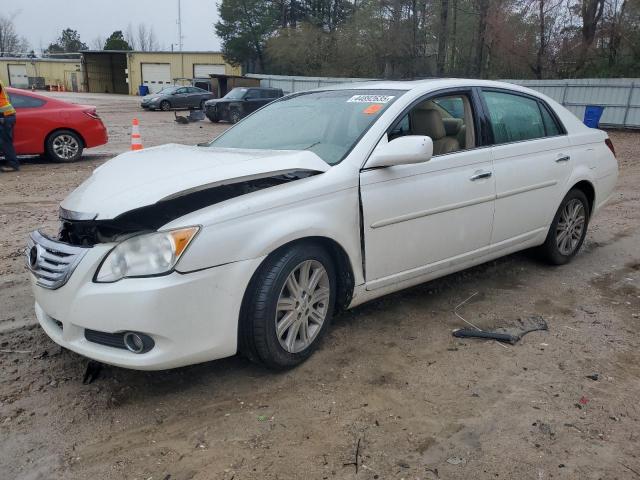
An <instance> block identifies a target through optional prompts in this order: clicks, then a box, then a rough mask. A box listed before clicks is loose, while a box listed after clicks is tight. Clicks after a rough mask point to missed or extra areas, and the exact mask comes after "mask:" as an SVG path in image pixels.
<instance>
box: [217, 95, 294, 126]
mask: <svg viewBox="0 0 640 480" xmlns="http://www.w3.org/2000/svg"><path fill="white" fill-rule="evenodd" d="M282 96H283V93H282V90H281V89H279V88H249V87H238V88H234V89H233V90H231V91H230V92H229V93H227V94H226V95H225V96H224V97H222V98H219V99H215V100H208V101H207V102H206V103H205V105H204V112H205V115H206V116H207V118H208V119H209V120H211V121H212V122H214V123H216V122H219V121H220V120H226V121H228V122H231V123H238V122H239V121H240V120H241V119H243V118H244V117H246V116H247V115H249V114H250V113H253V112H255V111H256V110H258V109H259V108H261V107H264V106H265V105H266V104H267V103H269V102H273V101H274V100H275V99H276V98H280V97H282Z"/></svg>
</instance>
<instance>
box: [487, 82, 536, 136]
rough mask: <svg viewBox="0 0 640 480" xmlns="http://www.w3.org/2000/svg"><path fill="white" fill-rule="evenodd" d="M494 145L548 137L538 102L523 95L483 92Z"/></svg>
mask: <svg viewBox="0 0 640 480" xmlns="http://www.w3.org/2000/svg"><path fill="white" fill-rule="evenodd" d="M482 95H483V96H484V100H485V103H486V104H487V108H488V109H489V118H490V121H491V127H492V129H493V139H494V143H496V144H501V143H511V142H521V141H524V140H533V139H536V138H543V137H545V136H546V133H545V124H544V121H543V119H542V113H541V111H540V107H539V104H538V101H537V100H535V99H533V98H530V97H525V96H523V95H518V94H511V93H505V92H495V91H483V93H482Z"/></svg>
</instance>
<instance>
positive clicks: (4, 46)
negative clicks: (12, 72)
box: [0, 14, 30, 57]
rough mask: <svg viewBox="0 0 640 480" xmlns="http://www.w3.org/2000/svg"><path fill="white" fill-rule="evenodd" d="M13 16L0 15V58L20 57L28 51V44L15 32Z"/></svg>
mask: <svg viewBox="0 0 640 480" xmlns="http://www.w3.org/2000/svg"><path fill="white" fill-rule="evenodd" d="M14 18H15V14H13V15H0V57H11V56H22V55H26V54H27V52H28V51H29V50H30V46H29V42H27V39H26V38H24V37H21V36H19V35H18V34H17V32H16V27H15V25H14V23H13V20H14Z"/></svg>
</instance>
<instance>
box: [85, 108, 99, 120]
mask: <svg viewBox="0 0 640 480" xmlns="http://www.w3.org/2000/svg"><path fill="white" fill-rule="evenodd" d="M84 114H85V115H87V116H89V117H91V118H93V119H94V120H100V115H98V112H96V111H95V110H90V111H86V112H84Z"/></svg>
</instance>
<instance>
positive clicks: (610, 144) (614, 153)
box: [604, 138, 616, 157]
mask: <svg viewBox="0 0 640 480" xmlns="http://www.w3.org/2000/svg"><path fill="white" fill-rule="evenodd" d="M604 143H606V144H607V147H609V150H611V153H613V156H614V157H615V156H616V149H615V148H614V146H613V142H612V141H611V139H610V138H607V139H606V140H605V141H604Z"/></svg>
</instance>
